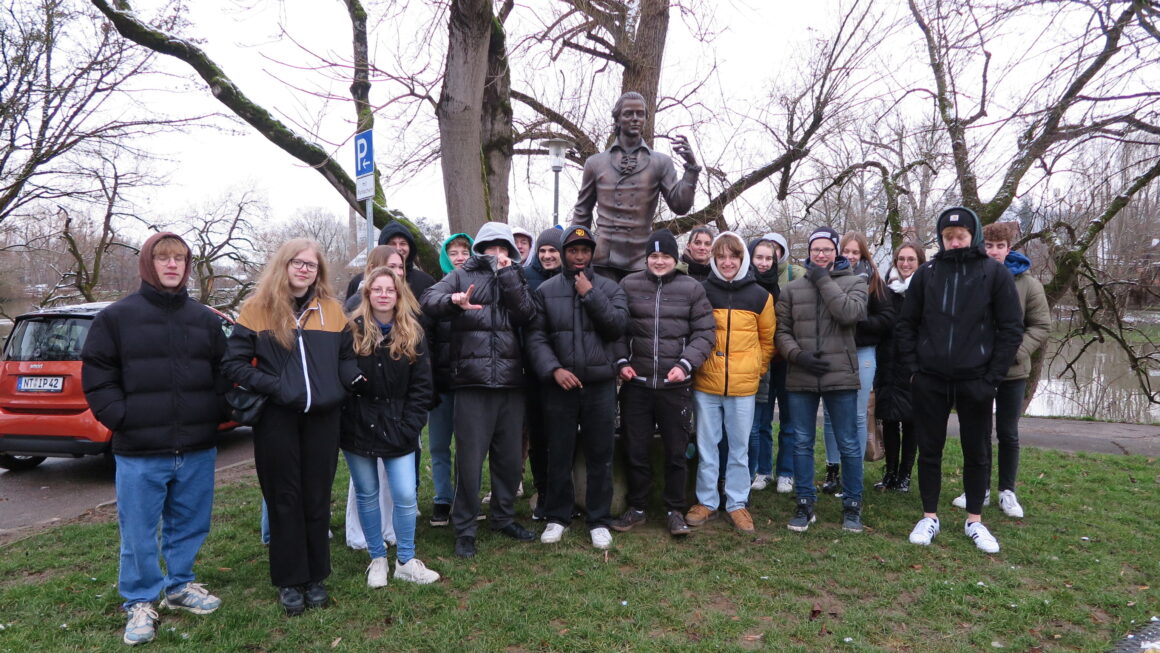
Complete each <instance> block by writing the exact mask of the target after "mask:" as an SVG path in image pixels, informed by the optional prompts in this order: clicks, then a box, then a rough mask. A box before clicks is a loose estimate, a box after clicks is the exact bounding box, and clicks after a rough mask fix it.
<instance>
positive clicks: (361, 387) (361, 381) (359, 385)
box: [350, 374, 371, 397]
mask: <svg viewBox="0 0 1160 653" xmlns="http://www.w3.org/2000/svg"><path fill="white" fill-rule="evenodd" d="M370 384H371V382H370V380H369V379H367V377H365V376H363V375H362V374H359V375H358V378H356V379H355V380H354V381H351V384H350V391H351V392H352V393H354V394H356V395H358V396H360V397H361V396H362V393H364V392H366V390H367V388H368V386H370Z"/></svg>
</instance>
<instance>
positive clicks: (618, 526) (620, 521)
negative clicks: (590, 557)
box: [612, 508, 645, 533]
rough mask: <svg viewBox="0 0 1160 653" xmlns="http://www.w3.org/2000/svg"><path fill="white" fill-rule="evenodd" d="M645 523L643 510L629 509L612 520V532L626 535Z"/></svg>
mask: <svg viewBox="0 0 1160 653" xmlns="http://www.w3.org/2000/svg"><path fill="white" fill-rule="evenodd" d="M644 522H645V514H644V511H643V510H634V509H632V508H629V509H628V510H625V511H624V514H623V515H621V516H620V517H618V518H616V519H614V520H612V530H614V531H616V532H618V533H627V532H628V531H631V530H632V529H633V527H635V526H640V525H641V524H643V523H644Z"/></svg>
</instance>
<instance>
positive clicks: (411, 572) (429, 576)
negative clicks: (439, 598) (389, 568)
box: [395, 558, 439, 585]
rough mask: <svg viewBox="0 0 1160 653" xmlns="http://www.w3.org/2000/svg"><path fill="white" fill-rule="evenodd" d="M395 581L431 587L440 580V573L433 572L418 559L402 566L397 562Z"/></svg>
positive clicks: (412, 559) (413, 559)
mask: <svg viewBox="0 0 1160 653" xmlns="http://www.w3.org/2000/svg"><path fill="white" fill-rule="evenodd" d="M395 580H405V581H407V582H408V583H417V584H419V585H430V584H431V583H434V582H435V581H437V580H439V572H436V571H432V570H430V569H428V568H427V565H425V564H423V561H422V560H420V559H418V558H411V559H410V560H408V561H407V564H405V565H401V564H399V561H398V560H397V559H396V560H395Z"/></svg>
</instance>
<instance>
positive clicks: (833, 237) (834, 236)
mask: <svg viewBox="0 0 1160 653" xmlns="http://www.w3.org/2000/svg"><path fill="white" fill-rule="evenodd" d="M819 238H825V239H826V240H828V241H830V242H832V243H834V249H838V241H840V240H841V238H839V237H838V232H836V231H834V230H833V229H831V228H829V227H818V228H817V229H814V232H813V233H812V234H810V239H809V241H808V242H807V244H806V246H807V247H813V245H814V241H815V240H818V239H819Z"/></svg>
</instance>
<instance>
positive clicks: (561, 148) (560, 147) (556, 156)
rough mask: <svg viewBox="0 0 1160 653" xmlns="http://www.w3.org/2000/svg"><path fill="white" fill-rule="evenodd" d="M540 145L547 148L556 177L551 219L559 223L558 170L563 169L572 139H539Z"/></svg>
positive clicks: (571, 145) (549, 161) (549, 160)
mask: <svg viewBox="0 0 1160 653" xmlns="http://www.w3.org/2000/svg"><path fill="white" fill-rule="evenodd" d="M540 147H546V148H548V163H549V164H550V165H551V166H552V174H553V176H554V177H555V178H556V184H555V189H554V191H553V193H552V221H553V222H555V223H556V226H559V225H560V171H561V170H563V169H564V163H565V161H564V154H565V153H566V152H567V151H568V150H570V149H572V147H573V144H572V141H570V140H567V139H565V138H549V139H548V140H546V141H540Z"/></svg>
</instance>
